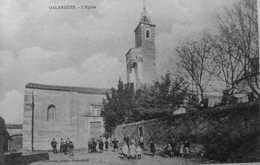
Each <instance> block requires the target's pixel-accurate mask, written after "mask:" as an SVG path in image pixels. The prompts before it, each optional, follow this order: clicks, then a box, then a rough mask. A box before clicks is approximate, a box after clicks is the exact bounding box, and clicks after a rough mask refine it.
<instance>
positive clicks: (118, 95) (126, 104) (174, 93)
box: [101, 73, 187, 132]
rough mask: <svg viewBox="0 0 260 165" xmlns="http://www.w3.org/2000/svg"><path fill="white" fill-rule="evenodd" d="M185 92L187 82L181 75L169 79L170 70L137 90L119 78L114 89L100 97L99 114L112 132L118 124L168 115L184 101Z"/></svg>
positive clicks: (108, 130)
mask: <svg viewBox="0 0 260 165" xmlns="http://www.w3.org/2000/svg"><path fill="white" fill-rule="evenodd" d="M186 96H187V83H186V82H185V81H184V79H173V80H172V79H171V77H170V74H169V73H168V74H166V75H165V77H162V80H161V81H157V82H155V83H154V84H153V85H151V86H142V87H141V88H140V89H138V90H137V91H136V92H134V90H133V86H132V85H131V84H124V83H123V82H122V81H121V80H119V81H118V85H117V89H114V88H112V89H111V93H110V94H109V93H107V94H106V99H104V100H103V109H102V111H101V115H102V116H103V118H104V121H105V129H106V131H107V132H112V131H113V129H114V128H116V126H118V125H120V124H124V123H130V122H137V121H141V120H148V119H154V118H160V117H165V116H169V115H171V114H172V113H173V111H174V110H175V109H176V108H178V107H179V106H180V105H182V104H183V103H184V100H185V98H186Z"/></svg>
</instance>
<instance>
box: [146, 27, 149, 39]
mask: <svg viewBox="0 0 260 165" xmlns="http://www.w3.org/2000/svg"><path fill="white" fill-rule="evenodd" d="M145 36H146V38H150V30H149V29H147V30H146V32H145Z"/></svg>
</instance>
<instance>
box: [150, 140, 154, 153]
mask: <svg viewBox="0 0 260 165" xmlns="http://www.w3.org/2000/svg"><path fill="white" fill-rule="evenodd" d="M150 149H151V153H152V154H153V156H154V153H155V146H154V144H153V141H151V144H150Z"/></svg>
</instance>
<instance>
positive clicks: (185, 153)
mask: <svg viewBox="0 0 260 165" xmlns="http://www.w3.org/2000/svg"><path fill="white" fill-rule="evenodd" d="M189 153H190V143H189V142H188V141H187V140H185V141H184V157H186V158H187V157H188V155H189Z"/></svg>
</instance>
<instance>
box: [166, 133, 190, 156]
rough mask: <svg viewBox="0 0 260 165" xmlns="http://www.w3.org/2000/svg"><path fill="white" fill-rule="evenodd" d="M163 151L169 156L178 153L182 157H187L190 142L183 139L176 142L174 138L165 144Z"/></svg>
mask: <svg viewBox="0 0 260 165" xmlns="http://www.w3.org/2000/svg"><path fill="white" fill-rule="evenodd" d="M165 151H166V153H167V155H168V156H169V157H172V156H176V155H180V156H181V157H182V158H187V157H188V155H189V153H190V143H189V142H188V141H187V140H185V141H180V142H179V143H177V142H176V140H175V139H174V138H172V140H171V141H170V142H169V143H168V144H167V146H166V148H165Z"/></svg>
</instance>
